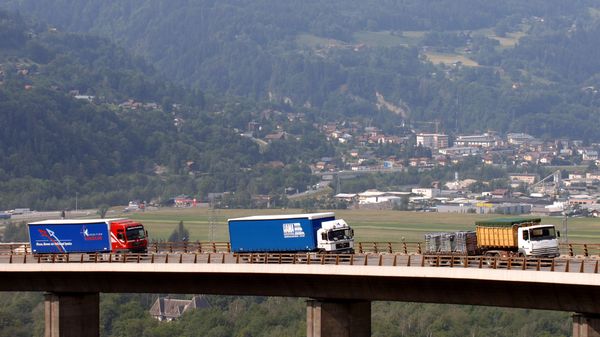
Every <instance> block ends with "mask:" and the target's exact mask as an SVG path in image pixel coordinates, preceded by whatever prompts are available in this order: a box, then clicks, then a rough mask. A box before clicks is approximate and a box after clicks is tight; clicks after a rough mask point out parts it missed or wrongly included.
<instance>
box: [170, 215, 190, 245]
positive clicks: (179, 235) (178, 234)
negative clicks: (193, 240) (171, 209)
mask: <svg viewBox="0 0 600 337" xmlns="http://www.w3.org/2000/svg"><path fill="white" fill-rule="evenodd" d="M189 239H190V232H189V231H188V230H187V229H186V228H185V226H184V225H183V220H180V221H179V224H178V225H177V228H175V229H174V230H173V233H171V235H169V242H184V241H188V240H189Z"/></svg>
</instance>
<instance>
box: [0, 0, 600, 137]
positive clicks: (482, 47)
mask: <svg viewBox="0 0 600 337" xmlns="http://www.w3.org/2000/svg"><path fill="white" fill-rule="evenodd" d="M6 5H7V6H9V7H10V8H14V9H19V10H20V11H21V12H22V13H27V14H28V15H34V16H37V17H40V18H43V19H44V20H47V21H48V22H50V23H52V24H53V25H55V26H56V27H58V29H60V30H76V31H80V32H91V33H95V34H100V35H104V36H107V37H109V38H111V39H112V40H114V41H117V42H118V43H119V44H120V45H121V46H124V48H128V49H129V50H130V51H131V52H133V53H135V54H137V55H140V56H143V57H145V58H146V59H147V60H149V61H150V62H151V63H153V64H154V65H156V67H157V69H158V71H159V72H160V73H162V74H163V75H165V76H167V77H168V78H170V79H173V80H175V81H178V82H179V83H185V84H186V85H189V86H192V87H195V88H198V89H200V90H203V91H206V92H215V93H218V94H222V93H228V94H232V95H241V96H246V97H250V98H252V99H256V100H271V101H275V102H285V103H286V104H288V105H291V106H292V107H295V108H309V111H310V112H312V113H313V114H315V115H317V116H321V117H324V118H329V119H336V118H357V117H361V118H370V119H372V120H373V121H374V123H375V124H377V125H380V126H383V125H390V124H392V125H393V124H394V123H396V124H397V123H399V121H400V120H401V119H403V120H409V121H415V120H416V121H418V120H431V119H434V118H435V119H439V120H440V121H442V127H443V129H444V130H445V131H447V132H470V131H483V130H486V129H488V128H491V129H494V130H497V131H525V132H529V133H532V134H534V135H536V136H540V137H557V136H560V137H562V136H567V137H577V138H584V139H586V140H592V141H597V140H600V133H599V132H597V131H598V130H597V126H596V124H597V123H596V121H597V120H598V118H599V117H600V111H599V108H598V94H597V90H595V89H596V88H597V87H598V85H600V84H599V83H597V82H598V78H597V75H596V74H597V73H598V71H599V70H600V69H599V67H600V64H598V59H599V58H598V57H597V55H598V53H600V47H599V46H600V43H599V42H600V40H599V39H600V34H598V30H599V28H598V27H599V21H598V18H599V15H598V13H599V11H598V4H597V2H595V1H591V0H586V1H577V2H564V1H558V0H552V1H542V0H534V1H527V2H525V3H524V2H522V1H516V0H513V1H486V0H477V1H466V0H461V1H450V0H443V1H417V0H409V1H374V0H369V1H347V0H334V1H326V2H325V1H316V0H315V1H301V2H298V1H289V0H286V1H274V0H259V1H233V0H231V1H230V0H226V1H178V2H172V1H165V0H146V1H137V2H135V3H132V2H130V1H111V2H97V1H78V2H77V3H73V2H72V1H64V0H53V1H43V2H41V1H34V0H9V1H7V4H6ZM442 61H444V62H445V66H436V65H435V64H437V63H438V62H442ZM378 97H383V98H384V99H385V101H386V102H389V103H390V104H391V106H392V107H395V108H391V109H390V108H389V106H390V105H387V107H382V105H381V104H376V103H378ZM391 111H393V112H391Z"/></svg>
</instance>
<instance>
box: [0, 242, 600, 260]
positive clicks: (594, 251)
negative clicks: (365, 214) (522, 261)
mask: <svg viewBox="0 0 600 337" xmlns="http://www.w3.org/2000/svg"><path fill="white" fill-rule="evenodd" d="M422 247H424V244H423V243H422V242H393V241H390V242H366V241H364V242H363V241H359V242H356V244H355V247H354V249H355V251H356V253H358V254H366V253H376V254H384V253H387V254H405V255H409V254H417V255H421V254H423V250H422ZM148 252H149V253H154V254H160V253H229V252H231V244H230V243H229V242H200V241H195V242H162V241H153V242H150V243H149V244H148ZM560 252H561V255H562V256H568V257H598V258H600V244H586V243H570V244H560ZM28 253H31V247H30V245H29V243H28V242H11V243H0V255H2V254H28Z"/></svg>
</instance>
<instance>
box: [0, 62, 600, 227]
mask: <svg viewBox="0 0 600 337" xmlns="http://www.w3.org/2000/svg"><path fill="white" fill-rule="evenodd" d="M13 67H14V68H12V69H11V72H12V71H14V72H16V74H17V76H20V77H22V78H24V79H27V78H28V77H30V76H32V75H34V74H35V69H31V68H32V67H31V65H28V64H21V63H17V64H15V65H14V66H13ZM7 70H8V68H7V66H6V65H0V84H1V83H2V81H3V80H4V76H5V74H6V72H7ZM26 83H27V82H26ZM31 88H32V85H30V84H25V86H24V90H30V89H31ZM57 90H59V89H58V88H57ZM68 93H69V94H70V95H71V96H72V97H73V98H74V99H76V100H81V101H86V102H89V103H91V104H111V105H113V106H114V107H115V108H116V109H118V110H120V111H135V110H138V111H146V110H163V109H164V108H163V107H162V106H161V105H160V104H158V103H155V102H139V101H136V100H134V99H126V100H123V101H122V102H107V101H106V100H105V99H104V98H102V97H96V96H93V95H87V94H82V93H80V91H79V90H76V89H73V90H70V91H69V92H68ZM378 98H379V97H378ZM380 101H383V99H380ZM169 108H170V109H169V110H170V111H171V112H172V114H173V124H174V126H175V127H180V126H181V125H182V124H183V123H185V120H183V119H182V118H180V117H178V114H177V111H178V110H179V109H180V105H179V104H173V105H172V106H171V107H169ZM304 120H305V114H304V113H290V112H286V113H284V112H281V111H277V110H273V109H266V110H263V111H261V112H259V113H257V114H256V119H255V120H252V121H251V122H249V123H248V125H247V127H246V129H245V130H239V129H234V130H233V131H235V132H237V133H239V134H240V135H241V136H242V137H246V138H249V139H251V140H253V141H254V142H256V143H258V144H259V146H268V144H269V143H272V142H276V141H281V140H286V139H298V138H299V136H296V135H293V134H292V133H289V132H288V131H287V130H285V127H283V126H282V125H284V124H286V123H287V124H290V123H294V122H295V121H304ZM261 121H268V122H269V123H270V125H271V128H273V124H275V125H276V126H275V128H274V129H271V130H267V129H266V128H265V129H263V125H262V124H261ZM279 122H282V123H279ZM421 123H424V124H431V125H435V129H436V132H425V131H421V130H424V129H425V128H421V129H419V128H417V127H412V126H411V127H408V126H407V127H404V128H403V130H404V132H402V134H387V133H385V132H384V131H382V130H381V129H379V128H377V127H374V126H370V125H363V124H362V123H361V122H357V121H343V122H328V123H324V124H314V125H313V127H314V128H315V129H316V130H318V131H319V132H320V133H322V134H323V135H324V137H326V138H327V140H328V141H330V142H331V143H332V144H335V145H336V148H338V150H339V152H340V155H339V156H338V157H336V158H332V157H324V158H315V159H314V160H313V162H311V163H310V167H311V170H312V172H313V174H315V175H319V176H320V177H321V178H322V181H321V183H319V184H317V185H316V186H313V187H307V189H309V190H310V189H323V188H327V187H328V186H331V187H332V188H333V189H334V190H335V192H337V193H335V197H334V198H335V199H337V200H340V201H343V202H344V203H345V204H347V205H348V207H374V208H397V209H403V210H415V211H432V212H433V211H435V212H462V213H498V214H527V213H535V214H543V215H565V214H569V215H581V216H598V215H599V214H600V203H598V199H599V197H600V170H599V169H598V167H600V159H599V156H598V154H599V152H600V144H586V143H585V142H584V141H582V140H572V139H565V138H557V139H553V140H547V139H546V140H541V139H537V138H535V137H533V136H532V135H529V134H525V133H507V134H500V133H498V132H493V131H488V132H485V133H481V134H463V135H449V134H445V133H441V132H437V129H438V126H439V122H437V121H433V122H421ZM406 130H408V132H407V131H406ZM385 145H389V146H396V147H398V148H407V147H413V148H415V149H419V151H415V153H418V154H420V156H415V157H410V158H406V157H403V158H399V157H397V156H394V155H391V156H381V155H378V154H377V151H376V150H377V149H378V148H380V147H382V146H385ZM473 158H478V159H480V160H481V162H482V164H484V165H489V166H491V167H500V168H503V169H507V168H509V167H511V168H516V169H515V171H517V172H514V173H508V174H507V176H506V177H504V178H506V179H507V180H508V182H509V183H508V186H505V188H497V189H492V188H490V190H488V191H483V192H477V193H475V192H472V189H471V188H470V187H471V186H472V185H473V184H475V183H484V184H485V183H487V182H485V181H478V180H476V179H461V177H460V172H457V173H456V175H455V179H454V180H453V181H449V182H445V183H444V184H443V185H442V184H441V183H440V182H435V181H434V182H432V184H431V186H414V187H410V188H406V189H404V188H403V190H402V191H363V192H362V193H356V194H343V193H339V192H340V191H339V189H337V188H336V183H337V185H339V180H340V179H345V178H346V179H347V178H348V177H352V176H356V175H358V174H360V173H372V172H376V173H377V172H379V173H391V172H404V171H408V170H410V169H413V170H417V171H418V172H427V171H429V170H432V169H435V168H444V167H453V165H458V164H460V163H461V162H463V161H465V160H473ZM271 164H272V165H273V166H274V167H281V166H283V163H277V162H274V163H271ZM539 167H547V168H548V172H551V173H549V174H548V175H547V176H539V174H536V173H527V172H529V171H532V172H533V171H535V172H539V170H538V169H537V168H539ZM529 168H532V169H531V170H529ZM533 168H536V169H533ZM300 192H306V191H296V193H297V194H301V193H300ZM222 194H223V193H221V195H222ZM253 198H254V199H256V200H258V201H260V202H259V204H260V205H257V206H268V201H269V200H270V198H269V196H253ZM174 199H175V200H178V201H179V200H180V199H182V200H186V202H175V206H178V205H180V204H182V205H186V206H192V205H193V206H196V202H195V201H190V202H187V201H188V200H192V199H193V198H189V197H186V196H183V198H182V197H181V196H180V197H175V198H174ZM263 204H264V205H263Z"/></svg>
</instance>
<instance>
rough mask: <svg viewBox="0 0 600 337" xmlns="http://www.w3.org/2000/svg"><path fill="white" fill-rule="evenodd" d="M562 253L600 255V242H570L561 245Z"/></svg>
mask: <svg viewBox="0 0 600 337" xmlns="http://www.w3.org/2000/svg"><path fill="white" fill-rule="evenodd" d="M560 251H561V254H564V255H568V256H581V257H590V256H596V257H600V244H589V243H569V244H564V243H562V244H561V245H560Z"/></svg>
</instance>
